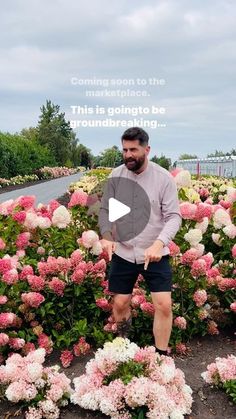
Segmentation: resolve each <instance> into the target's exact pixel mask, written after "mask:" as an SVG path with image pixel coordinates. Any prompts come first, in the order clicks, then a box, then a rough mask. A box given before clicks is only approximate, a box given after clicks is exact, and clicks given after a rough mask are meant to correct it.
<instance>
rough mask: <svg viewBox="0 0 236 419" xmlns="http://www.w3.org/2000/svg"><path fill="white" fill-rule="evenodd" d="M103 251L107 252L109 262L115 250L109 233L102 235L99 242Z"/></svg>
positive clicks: (114, 244)
mask: <svg viewBox="0 0 236 419" xmlns="http://www.w3.org/2000/svg"><path fill="white" fill-rule="evenodd" d="M100 243H101V245H102V248H103V250H105V252H107V254H108V258H109V260H111V258H112V253H113V252H115V250H116V243H115V242H114V241H113V237H112V234H111V232H110V231H107V232H106V233H104V234H103V238H102V240H100Z"/></svg>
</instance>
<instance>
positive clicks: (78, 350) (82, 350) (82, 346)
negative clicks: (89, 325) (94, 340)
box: [60, 337, 90, 368]
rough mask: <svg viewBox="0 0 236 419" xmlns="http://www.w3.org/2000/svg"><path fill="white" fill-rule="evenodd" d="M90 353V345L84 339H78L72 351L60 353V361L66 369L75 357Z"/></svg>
mask: <svg viewBox="0 0 236 419" xmlns="http://www.w3.org/2000/svg"><path fill="white" fill-rule="evenodd" d="M89 351H90V345H89V343H87V342H86V340H85V338H84V337H81V338H79V340H78V342H77V343H75V344H74V345H73V351H69V350H67V349H66V350H65V351H62V352H61V356H60V360H61V363H62V365H63V367H64V368H68V367H69V366H70V364H71V362H72V361H73V359H74V355H75V356H81V355H86V354H87V353H88V352H89Z"/></svg>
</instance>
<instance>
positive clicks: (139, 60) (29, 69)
mask: <svg viewBox="0 0 236 419" xmlns="http://www.w3.org/2000/svg"><path fill="white" fill-rule="evenodd" d="M235 19H236V2H235V1H234V0H231V1H230V0H224V1H223V0H215V1H213V0H204V1H203V0H178V1H176V0H156V1H154V0H147V1H145V2H144V1H141V0H130V1H127V0H126V1H125V0H119V1H116V0H97V1H90V2H88V1H87V2H85V1H82V0H50V1H49V0H11V1H8V2H2V3H1V16H0V25H1V37H0V49H1V53H0V131H3V132H10V133H14V132H20V131H21V130H22V129H23V128H27V127H30V126H36V125H37V123H38V119H39V115H40V108H41V107H42V105H43V104H45V103H46V100H51V101H52V102H53V103H55V104H57V105H59V106H60V110H61V111H62V112H65V115H66V119H67V120H69V121H79V124H80V125H81V121H82V120H83V124H84V125H86V124H87V123H88V121H89V120H90V121H96V120H103V119H109V120H113V121H117V120H123V121H127V120H131V123H132V121H134V119H135V116H134V113H135V112H138V115H137V116H136V119H138V120H139V122H140V121H141V119H142V120H144V121H146V123H147V124H149V125H148V127H147V128H146V127H143V128H144V129H145V130H146V131H147V132H148V134H149V137H150V146H151V154H150V155H151V156H152V155H155V154H156V155H157V156H160V155H161V154H164V155H165V156H167V157H170V158H171V159H172V161H175V160H177V159H178V157H179V156H180V155H181V154H183V153H190V154H196V155H197V156H198V157H206V155H207V154H208V153H210V152H213V151H215V150H216V149H217V150H222V151H226V152H227V151H230V150H231V149H232V148H235V147H236V140H235V131H236V128H235V121H236V108H235V98H236V25H235ZM112 80H113V81H112ZM127 80H128V82H127ZM153 81H154V82H153ZM160 81H161V82H160ZM106 83H108V87H106ZM125 83H130V85H128V86H127V85H125ZM141 83H143V84H141ZM150 83H151V84H150ZM154 83H155V84H154ZM86 84H87V85H86ZM99 84H100V85H99ZM128 89H129V92H130V91H134V92H135V96H127V91H128ZM87 90H89V91H91V90H92V91H93V92H97V91H99V94H100V95H101V93H100V92H101V91H103V92H104V91H105V92H106V94H107V90H108V91H111V90H112V91H113V92H115V95H114V96H92V97H89V96H86V91H87ZM118 91H119V92H120V91H122V92H125V94H126V97H121V96H120V93H117V92H118ZM137 92H141V93H142V94H143V92H146V93H145V94H146V95H147V96H138V95H137ZM93 94H94V93H93ZM108 94H109V92H108ZM72 107H74V108H72ZM72 109H74V110H76V111H77V110H79V114H73V112H72ZM86 109H87V112H92V113H90V114H87V115H86V114H85V113H83V114H82V113H81V112H82V111H83V112H85V110H86ZM89 109H90V111H88V110H89ZM153 110H155V111H156V112H157V113H156V114H154V113H153ZM98 111H99V112H100V114H98V113H96V112H98ZM160 111H161V112H162V113H160ZM102 112H105V114H104V113H102ZM127 112H128V113H129V112H131V113H133V115H129V114H127ZM144 112H146V113H144ZM114 113H115V115H113V114H114ZM150 121H156V122H155V124H156V126H155V127H154V128H151V122H150ZM153 124H154V123H153ZM126 128H127V126H126V127H123V126H118V127H111V126H109V127H104V126H103V127H93V128H92V127H89V126H79V128H76V129H75V132H76V135H77V137H78V138H79V140H80V142H81V143H82V144H84V145H86V146H87V147H88V148H90V149H91V150H92V152H93V154H95V155H97V154H98V153H99V152H101V151H102V150H104V149H105V148H108V147H111V146H113V145H117V146H119V147H120V137H121V135H122V133H123V132H124V130H125V129H126Z"/></svg>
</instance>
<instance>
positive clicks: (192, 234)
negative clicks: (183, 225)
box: [184, 228, 202, 246]
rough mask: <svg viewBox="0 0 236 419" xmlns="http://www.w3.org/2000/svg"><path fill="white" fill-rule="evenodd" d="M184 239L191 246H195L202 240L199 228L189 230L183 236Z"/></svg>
mask: <svg viewBox="0 0 236 419" xmlns="http://www.w3.org/2000/svg"><path fill="white" fill-rule="evenodd" d="M184 239H185V240H186V241H187V242H188V243H189V244H190V245H191V246H196V245H197V244H198V243H199V242H200V241H201V240H202V232H201V230H200V229H199V228H194V229H190V230H189V231H188V233H186V234H185V235H184Z"/></svg>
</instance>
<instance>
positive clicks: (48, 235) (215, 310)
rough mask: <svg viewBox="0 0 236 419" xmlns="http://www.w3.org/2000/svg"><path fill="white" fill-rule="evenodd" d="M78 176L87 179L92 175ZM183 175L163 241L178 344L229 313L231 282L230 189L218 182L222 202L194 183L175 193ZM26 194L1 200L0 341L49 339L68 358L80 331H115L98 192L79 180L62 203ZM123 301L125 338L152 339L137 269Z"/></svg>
mask: <svg viewBox="0 0 236 419" xmlns="http://www.w3.org/2000/svg"><path fill="white" fill-rule="evenodd" d="M101 173H102V174H101V176H102V177H104V176H107V174H108V173H107V172H106V173H103V172H101ZM177 176H178V177H177ZM181 177H182V178H181ZM84 178H85V180H83V182H84V184H86V182H88V183H90V182H91V179H92V178H93V176H92V177H91V176H85V177H84ZM181 179H182V180H181ZM186 179H187V182H191V179H189V176H186ZM186 179H185V178H184V174H183V173H182V174H177V175H176V181H177V184H178V187H179V194H180V199H181V205H180V206H181V213H182V216H183V225H182V228H181V230H180V231H179V233H178V234H177V236H176V238H175V242H171V243H170V246H169V247H170V253H171V256H172V259H171V261H172V269H173V279H174V281H173V282H174V287H173V312H174V326H173V331H172V336H171V341H170V344H171V346H172V347H173V348H176V350H177V351H178V352H181V353H185V352H186V351H187V347H186V342H187V341H188V339H189V338H191V337H192V336H193V335H195V334H202V335H204V334H206V333H210V334H213V335H214V334H218V333H219V329H218V328H219V326H220V327H223V326H225V325H227V324H231V323H232V322H233V319H234V316H235V284H236V279H235V273H236V270H235V256H236V245H235V236H236V233H235V225H234V224H233V221H234V215H233V212H232V210H233V208H234V204H233V202H234V199H235V196H234V192H235V189H233V186H228V188H230V189H226V190H225V191H224V193H223V191H222V194H223V196H221V197H220V199H221V201H222V202H221V201H220V202H221V203H220V202H218V203H210V202H206V201H205V202H202V201H201V199H200V195H199V194H198V193H197V192H196V191H195V193H196V197H195V198H196V199H195V202H194V203H193V202H192V203H191V202H189V201H186V200H183V199H186V198H185V195H186V191H187V190H189V189H190V188H191V187H192V185H189V186H183V185H184V183H185V184H186ZM181 182H182V183H181ZM198 187H199V185H198ZM192 196H193V194H192ZM181 197H182V198H181ZM209 199H210V197H209ZM34 202H35V200H34V197H20V198H18V199H17V200H15V201H14V200H10V201H7V202H5V203H3V204H0V229H1V236H0V277H1V278H0V279H1V281H0V293H1V295H2V296H1V299H0V308H1V314H0V322H1V323H0V327H1V328H2V330H3V329H4V333H5V335H7V337H6V336H4V337H3V338H2V342H1V348H0V350H1V353H2V357H6V356H7V353H8V352H9V351H12V350H13V349H14V350H16V351H22V350H27V347H28V346H29V344H30V345H34V346H35V347H37V346H41V347H45V348H46V351H47V352H50V351H51V350H52V348H53V347H54V346H55V347H57V348H61V349H62V350H69V351H70V354H67V355H68V356H67V358H68V359H70V358H71V359H72V358H73V356H74V352H73V345H76V344H77V343H78V342H79V339H80V338H86V341H88V343H89V344H93V345H97V346H100V345H101V344H103V343H104V342H105V340H107V339H108V340H111V339H112V338H113V336H114V333H115V332H116V324H115V322H114V319H113V317H112V315H111V308H112V295H111V294H110V293H109V291H108V289H107V287H108V283H107V270H108V269H109V264H107V255H106V254H104V253H101V245H100V243H99V237H98V235H97V233H98V227H97V215H96V213H97V211H98V208H99V201H97V202H94V197H93V199H92V198H91V197H89V196H88V195H87V193H86V192H84V191H83V190H81V189H78V190H76V191H75V192H74V193H73V194H72V195H71V199H70V203H69V205H68V209H66V208H65V207H64V206H60V205H59V203H58V202H57V201H51V202H50V203H49V204H48V205H42V204H41V205H39V206H38V207H37V208H35V206H34ZM223 202H224V203H223ZM88 204H89V205H90V206H89V209H88V207H87V205H88ZM131 303H132V315H133V326H134V327H133V330H132V332H131V335H130V338H131V339H132V340H134V341H136V342H137V343H138V344H140V345H145V344H152V342H153V340H152V339H153V338H152V333H151V330H152V320H153V314H154V307H153V305H152V303H151V300H150V296H149V293H148V290H147V288H146V285H145V282H144V281H143V278H142V276H139V278H138V281H137V283H136V285H135V288H134V292H133V296H132V300H131ZM91 318H93V322H91ZM25 345H26V346H25ZM27 345H28V346H27ZM67 358H66V356H65V359H67ZM65 362H67V361H65Z"/></svg>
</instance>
